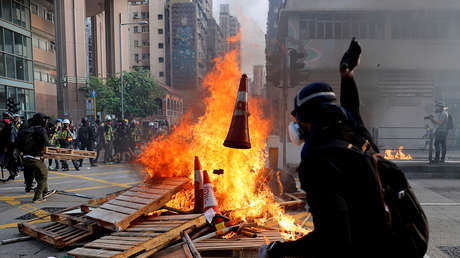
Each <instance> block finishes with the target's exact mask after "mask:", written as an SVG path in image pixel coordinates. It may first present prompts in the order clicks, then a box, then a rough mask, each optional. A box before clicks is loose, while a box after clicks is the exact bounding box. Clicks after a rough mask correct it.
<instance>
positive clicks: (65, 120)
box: [62, 119, 70, 124]
mask: <svg viewBox="0 0 460 258" xmlns="http://www.w3.org/2000/svg"><path fill="white" fill-rule="evenodd" d="M62 123H63V124H70V121H69V119H64V121H62Z"/></svg>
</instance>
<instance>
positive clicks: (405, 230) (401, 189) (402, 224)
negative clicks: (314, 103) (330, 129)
mask: <svg viewBox="0 0 460 258" xmlns="http://www.w3.org/2000/svg"><path fill="white" fill-rule="evenodd" d="M329 148H340V149H342V150H343V149H347V150H349V151H352V152H354V153H355V154H357V153H359V154H360V155H364V156H365V158H366V159H369V164H373V167H371V166H370V167H369V171H370V172H371V173H373V174H374V175H375V178H376V180H377V183H378V184H377V185H379V188H380V193H381V198H382V200H383V203H384V204H385V205H384V206H385V207H383V210H385V217H386V219H387V224H386V225H385V226H386V228H387V229H388V230H387V231H388V233H389V234H388V240H389V242H390V243H392V244H394V246H398V249H399V250H401V253H400V254H402V255H401V256H400V257H408V258H412V257H413V258H419V257H420V258H422V257H424V255H425V253H426V252H427V250H428V238H429V229H428V220H427V217H426V215H425V213H424V211H423V209H422V207H421V205H420V203H419V201H418V200H417V198H416V196H415V194H414V192H413V190H412V188H411V186H410V185H409V182H408V181H407V178H406V176H405V174H404V172H403V171H402V170H401V169H400V168H399V167H398V166H397V165H396V164H395V163H393V162H391V161H389V160H386V159H384V158H383V157H382V156H380V155H378V154H374V155H370V154H368V153H365V152H363V151H362V150H361V149H360V148H357V147H355V146H353V145H351V144H349V143H348V142H345V141H334V142H333V143H332V144H330V145H329V144H328V145H327V146H323V147H322V148H321V149H323V150H324V149H329Z"/></svg>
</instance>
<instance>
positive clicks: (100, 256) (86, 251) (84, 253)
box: [68, 247, 121, 258]
mask: <svg viewBox="0 0 460 258" xmlns="http://www.w3.org/2000/svg"><path fill="white" fill-rule="evenodd" d="M68 254H69V255H73V256H75V257H95V258H110V257H113V256H116V255H118V254H121V252H117V251H109V250H103V249H90V248H82V247H80V248H76V249H73V250H71V251H69V252H68Z"/></svg>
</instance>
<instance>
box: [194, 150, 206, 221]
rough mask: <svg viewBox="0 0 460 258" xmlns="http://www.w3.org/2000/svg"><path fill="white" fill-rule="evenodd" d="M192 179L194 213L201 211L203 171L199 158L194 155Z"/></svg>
mask: <svg viewBox="0 0 460 258" xmlns="http://www.w3.org/2000/svg"><path fill="white" fill-rule="evenodd" d="M194 179H195V180H194V181H195V209H194V211H195V212H196V213H203V211H204V210H203V207H204V206H203V205H204V200H203V191H204V190H203V189H204V188H203V173H202V172H201V163H200V159H199V158H198V157H197V156H195V173H194Z"/></svg>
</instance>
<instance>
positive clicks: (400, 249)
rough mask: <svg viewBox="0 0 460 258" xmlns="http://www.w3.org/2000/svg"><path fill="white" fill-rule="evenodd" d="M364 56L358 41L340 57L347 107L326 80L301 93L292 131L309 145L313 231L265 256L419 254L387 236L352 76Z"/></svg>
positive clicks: (305, 183) (306, 180) (303, 177)
mask: <svg viewBox="0 0 460 258" xmlns="http://www.w3.org/2000/svg"><path fill="white" fill-rule="evenodd" d="M360 55H361V47H360V45H359V44H358V42H357V41H356V40H355V39H353V40H352V42H351V45H350V48H349V49H348V51H347V52H346V53H345V55H344V57H343V59H342V61H341V63H340V73H341V77H342V80H341V82H342V85H341V95H342V97H341V104H342V105H341V106H339V105H337V104H335V100H336V96H335V93H334V91H333V90H332V87H331V86H330V85H329V84H327V83H322V82H315V83H311V84H309V85H307V86H305V87H304V88H303V89H302V90H301V91H300V92H299V93H298V94H297V95H296V96H295V99H294V110H293V111H292V112H291V114H292V116H293V117H294V118H295V120H296V122H292V123H291V124H290V125H289V128H288V129H289V135H290V138H291V141H292V142H293V143H296V144H298V145H301V144H303V148H302V152H301V163H300V165H299V167H298V173H299V179H300V182H301V187H302V189H303V190H305V192H306V193H307V203H308V205H309V207H310V208H309V210H310V212H311V214H312V217H313V223H314V231H312V232H311V233H309V234H307V235H306V236H304V237H302V238H300V239H298V240H296V241H291V242H277V241H275V242H273V243H270V244H268V245H263V246H262V247H261V248H260V249H259V257H264V258H265V257H270V258H278V257H314V258H324V257H331V258H332V257H334V258H335V257H354V258H361V257H362V258H364V257H366V258H368V257H373V258H380V257H381V258H384V257H385V258H386V257H393V258H394V257H397V258H399V257H401V258H402V257H418V256H411V255H407V254H408V253H407V252H406V250H405V249H406V248H405V246H403V245H404V244H398V242H397V241H393V240H392V239H391V237H388V236H389V233H388V227H387V225H388V224H387V216H386V214H387V213H386V208H385V207H386V206H385V202H384V200H383V198H382V195H381V191H380V190H381V189H380V188H379V186H378V183H377V181H378V180H377V179H376V176H375V174H374V171H373V170H372V168H373V164H372V163H371V162H370V160H369V159H368V158H367V157H369V156H370V155H368V154H367V153H369V154H371V153H378V148H377V146H375V144H374V141H373V139H372V137H371V136H370V133H369V131H368V130H367V129H366V128H365V125H364V122H363V120H362V118H361V116H360V112H359V95H358V89H357V86H356V83H355V81H354V78H353V77H354V69H355V67H356V66H357V65H358V64H359V58H360ZM343 143H345V145H343ZM339 145H340V146H345V147H343V148H339V147H337V146H339ZM351 149H353V151H351ZM356 150H358V151H356ZM365 153H366V155H367V156H366V155H365ZM422 257H423V256H422Z"/></svg>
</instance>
